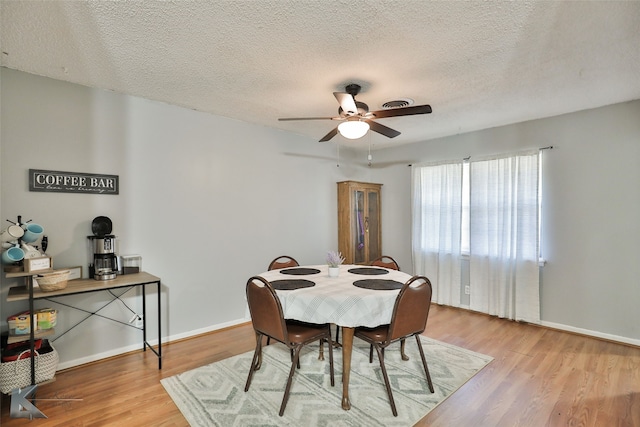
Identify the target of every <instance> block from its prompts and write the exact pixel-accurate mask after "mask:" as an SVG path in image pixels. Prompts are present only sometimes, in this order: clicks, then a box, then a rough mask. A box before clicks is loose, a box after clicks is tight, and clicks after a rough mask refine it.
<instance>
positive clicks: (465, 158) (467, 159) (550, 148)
mask: <svg viewBox="0 0 640 427" xmlns="http://www.w3.org/2000/svg"><path fill="white" fill-rule="evenodd" d="M552 149H553V145H548V146H546V147H540V148H538V150H540V151H542V150H552ZM469 160H471V156H467V157H463V158H462V161H463V162H468V161H469ZM407 166H409V167H411V166H412V164H408V165H407Z"/></svg>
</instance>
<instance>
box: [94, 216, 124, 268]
mask: <svg viewBox="0 0 640 427" xmlns="http://www.w3.org/2000/svg"><path fill="white" fill-rule="evenodd" d="M91 229H92V231H93V236H87V238H88V239H89V240H90V241H91V247H92V249H93V264H90V265H89V277H93V278H94V279H96V280H110V279H115V278H116V275H117V274H118V270H119V269H120V268H119V267H120V266H119V263H118V256H117V255H116V236H114V235H113V234H109V233H111V229H112V226H111V220H110V219H109V218H107V217H97V218H95V219H94V220H93V222H92V224H91Z"/></svg>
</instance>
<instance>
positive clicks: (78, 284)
mask: <svg viewBox="0 0 640 427" xmlns="http://www.w3.org/2000/svg"><path fill="white" fill-rule="evenodd" d="M33 274H34V273H22V272H21V273H7V274H6V277H7V278H12V277H24V278H25V279H26V285H24V286H15V287H12V288H10V289H9V294H8V296H7V301H9V302H10V301H22V300H29V312H31V313H33V312H34V308H33V301H34V300H37V299H44V300H51V298H55V297H63V296H66V295H75V294H82V293H87V292H97V291H110V290H112V289H118V288H129V289H132V288H134V287H136V286H140V287H141V288H142V350H143V351H146V349H147V347H148V348H149V349H150V350H151V351H152V352H153V353H154V354H155V355H156V356H158V369H162V334H161V296H162V295H161V286H160V278H159V277H156V276H154V275H151V274H149V273H145V272H142V273H135V274H125V275H119V276H117V277H116V278H115V279H111V280H95V279H76V280H70V281H69V282H68V283H67V287H66V288H64V289H60V290H57V291H50V292H43V291H42V290H40V289H34V287H33ZM35 274H37V273H35ZM154 283H155V284H156V287H157V298H158V346H157V350H156V349H155V348H153V346H152V345H151V344H149V343H148V342H147V316H146V314H147V313H146V311H147V301H146V285H150V284H154ZM129 289H126V290H125V291H124V292H122V293H121V294H120V295H117V296H116V295H113V294H112V296H113V299H112V300H111V301H110V302H109V303H111V302H113V301H115V300H116V299H119V298H120V297H121V296H122V295H123V294H124V293H126V292H127V291H128V290H129ZM51 301H52V302H56V303H58V304H62V305H65V306H67V307H71V308H75V309H77V310H81V311H84V312H85V313H88V314H89V316H87V317H86V318H84V319H82V320H81V321H80V322H78V323H77V324H76V325H74V326H72V327H71V328H70V329H72V328H74V327H75V326H77V325H78V324H79V323H82V322H84V321H85V320H87V319H88V318H89V317H91V316H94V315H97V316H100V317H104V318H106V319H109V320H113V321H115V322H118V323H122V324H124V325H127V326H132V325H129V324H127V323H125V322H121V321H119V320H116V319H112V318H110V317H106V316H102V315H101V314H98V311H100V310H101V309H102V308H104V307H106V305H104V306H102V307H101V308H100V309H98V310H96V311H93V312H91V311H87V310H84V309H81V308H78V307H73V306H70V305H67V304H63V303H60V302H59V301H54V300H51ZM132 327H133V326H132ZM70 329H69V330H70ZM136 329H139V328H136ZM65 333H66V332H65ZM34 338H35V337H34V328H33V327H32V328H31V333H30V335H29V340H30V341H31V346H32V347H33V341H34ZM31 354H34V352H33V348H32V349H31ZM31 382H32V384H35V366H34V358H33V357H32V358H31Z"/></svg>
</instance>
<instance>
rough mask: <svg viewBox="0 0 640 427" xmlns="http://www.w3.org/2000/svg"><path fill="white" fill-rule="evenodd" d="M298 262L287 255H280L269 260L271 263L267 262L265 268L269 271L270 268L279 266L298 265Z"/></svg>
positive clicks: (275, 268)
mask: <svg viewBox="0 0 640 427" xmlns="http://www.w3.org/2000/svg"><path fill="white" fill-rule="evenodd" d="M299 265H300V264H298V261H296V260H295V259H293V258H291V257H290V256H288V255H281V256H279V257H278V258H276V259H274V260H273V261H271V263H270V264H269V268H268V269H267V270H269V271H271V270H279V269H281V268H288V267H298V266H299Z"/></svg>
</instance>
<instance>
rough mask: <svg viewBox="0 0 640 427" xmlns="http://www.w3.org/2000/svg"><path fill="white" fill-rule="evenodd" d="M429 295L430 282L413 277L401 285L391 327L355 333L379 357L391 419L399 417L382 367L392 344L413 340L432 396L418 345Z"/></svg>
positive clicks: (430, 385)
mask: <svg viewBox="0 0 640 427" xmlns="http://www.w3.org/2000/svg"><path fill="white" fill-rule="evenodd" d="M431 291H432V290H431V282H429V279H427V278H426V277H424V276H413V277H412V278H411V279H409V280H408V281H407V282H406V283H405V284H404V286H403V287H402V289H400V293H399V294H398V297H397V298H396V303H395V306H394V307H393V315H392V317H391V323H389V324H388V325H382V326H377V327H375V328H363V327H359V328H356V330H355V336H356V337H358V338H360V339H362V340H364V341H366V342H368V343H369V344H371V345H372V346H373V347H374V348H375V349H376V352H377V353H378V359H379V360H380V368H381V369H382V376H383V377H384V383H385V386H386V387H387V394H388V395H389V403H390V404H391V412H393V416H395V417H397V416H398V411H397V410H396V404H395V402H394V400H393V394H392V393H391V386H390V384H389V377H388V375H387V369H386V368H385V365H384V349H385V348H386V347H388V346H389V345H390V344H391V343H394V342H396V341H399V340H401V339H403V338H409V337H411V336H414V337H416V342H417V343H418V349H419V350H420V357H422V365H423V366H424V373H425V375H426V377H427V384H428V385H429V390H430V391H431V393H433V392H434V390H433V383H432V382H431V375H430V374H429V368H428V367H427V361H426V359H425V358H424V350H423V349H422V343H421V342H420V334H421V333H422V332H424V330H425V327H426V325H427V317H429V307H430V305H431ZM372 356H373V355H372V354H370V355H369V363H371V362H372V361H373V358H372Z"/></svg>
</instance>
